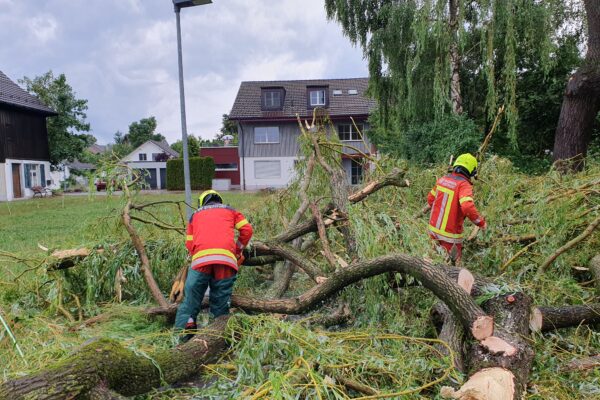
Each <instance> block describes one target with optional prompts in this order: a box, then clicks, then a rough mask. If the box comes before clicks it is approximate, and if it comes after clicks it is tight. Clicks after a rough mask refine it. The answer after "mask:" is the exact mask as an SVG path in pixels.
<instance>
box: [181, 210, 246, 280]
mask: <svg viewBox="0 0 600 400" xmlns="http://www.w3.org/2000/svg"><path fill="white" fill-rule="evenodd" d="M235 230H238V231H239V235H238V238H237V241H236V240H235ZM252 233H253V230H252V225H250V223H249V222H248V221H247V220H246V218H245V217H244V215H243V214H242V213H240V212H238V211H236V210H235V209H233V208H232V207H229V206H227V205H224V204H211V205H207V206H204V207H200V208H199V209H198V210H197V211H196V212H195V213H194V214H193V215H192V218H190V222H189V224H188V226H187V236H186V241H185V247H187V249H188V251H189V252H190V255H191V256H192V269H195V270H199V269H201V268H202V267H203V266H206V265H210V264H220V265H228V266H230V267H232V268H234V269H235V270H236V271H237V269H238V264H237V257H236V256H237V255H239V254H241V252H242V250H243V249H244V247H246V245H248V242H249V241H250V238H251V237H252Z"/></svg>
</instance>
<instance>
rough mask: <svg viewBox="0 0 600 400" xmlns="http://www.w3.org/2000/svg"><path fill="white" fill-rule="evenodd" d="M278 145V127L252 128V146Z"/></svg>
mask: <svg viewBox="0 0 600 400" xmlns="http://www.w3.org/2000/svg"><path fill="white" fill-rule="evenodd" d="M271 143H279V127H278V126H257V127H256V128H254V144H271Z"/></svg>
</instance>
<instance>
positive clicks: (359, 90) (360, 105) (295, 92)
mask: <svg viewBox="0 0 600 400" xmlns="http://www.w3.org/2000/svg"><path fill="white" fill-rule="evenodd" d="M368 83H369V78H350V79H310V80H294V81H251V82H242V84H241V85H240V89H239V91H238V94H237V97H236V98H235V102H234V103H233V108H232V109H231V113H230V114H229V118H230V119H232V120H238V121H239V120H247V119H250V120H253V119H267V120H268V119H290V118H296V114H298V115H299V116H300V117H308V116H312V109H311V108H309V107H308V98H307V97H308V88H309V87H319V86H321V87H326V88H327V90H328V105H327V107H326V109H327V111H328V113H329V116H331V117H341V116H358V115H362V116H367V115H369V114H370V113H371V111H373V109H374V108H375V106H376V102H375V100H373V99H371V98H369V97H367V96H366V91H367V86H368ZM264 88H266V89H275V88H283V89H284V91H285V96H284V103H283V110H280V111H265V110H263V109H262V103H261V101H262V99H261V93H262V89H264ZM334 92H335V93H334Z"/></svg>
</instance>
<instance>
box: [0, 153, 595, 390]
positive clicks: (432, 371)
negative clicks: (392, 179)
mask: <svg viewBox="0 0 600 400" xmlns="http://www.w3.org/2000/svg"><path fill="white" fill-rule="evenodd" d="M403 165H404V164H403V162H401V161H397V160H387V159H383V160H381V166H382V168H383V169H384V170H389V169H391V168H392V167H394V166H403ZM444 170H445V167H443V166H440V167H439V168H434V169H430V170H423V169H418V168H411V169H409V170H408V172H407V177H408V179H409V180H410V181H411V182H412V186H411V187H410V188H406V189H393V188H387V189H384V190H382V191H380V192H378V193H376V194H375V195H373V196H370V197H369V198H368V199H367V200H366V201H365V202H363V203H361V204H357V205H355V206H352V207H351V208H350V222H351V224H352V229H353V231H354V233H355V236H356V241H357V243H358V251H359V255H360V257H361V258H370V257H375V256H379V255H382V254H387V253H390V252H406V253H409V254H412V255H415V256H427V257H430V258H432V259H434V260H436V261H441V260H442V256H441V255H440V254H439V253H437V252H435V250H433V249H432V246H431V242H430V240H429V238H428V237H427V235H426V234H425V227H426V223H427V219H426V218H425V217H423V218H416V217H415V216H416V215H417V214H418V213H419V211H420V209H421V208H422V206H423V203H424V199H425V197H426V194H427V192H428V191H429V190H430V189H431V186H432V185H433V183H434V182H435V178H436V177H437V176H440V175H441V174H443V173H444V172H445V171H444ZM480 175H481V179H480V180H479V181H477V182H476V184H475V198H476V203H477V206H478V208H479V209H480V211H481V212H482V213H483V214H484V215H485V217H486V219H487V221H488V223H489V230H488V231H486V232H485V233H483V234H481V233H480V235H479V236H478V237H477V239H476V240H475V241H473V242H469V243H467V244H466V245H465V252H464V259H465V263H466V266H468V267H469V268H470V269H471V270H473V271H474V272H476V273H479V274H482V275H486V276H488V277H490V278H491V279H493V280H494V281H495V282H496V283H497V284H498V287H499V289H498V290H501V291H516V290H523V291H525V292H526V293H527V294H529V295H531V296H532V297H533V298H534V302H535V303H536V304H538V305H545V304H553V305H562V304H584V303H587V302H594V301H598V300H597V298H595V295H594V291H593V287H591V286H590V284H589V280H590V277H589V276H585V274H584V275H583V276H581V275H580V276H579V277H575V276H574V275H573V274H572V267H574V266H586V265H587V263H588V262H589V260H590V259H591V258H592V257H593V256H594V255H596V254H597V253H598V252H599V250H598V249H600V231H596V232H595V233H594V234H592V235H591V236H590V237H588V238H587V239H586V240H584V241H583V242H581V243H580V244H579V245H577V246H576V247H575V248H573V249H572V250H570V251H568V252H566V253H565V254H563V255H561V256H560V257H559V258H558V259H557V260H556V261H555V262H554V263H553V264H552V265H551V266H550V267H549V268H548V270H547V271H546V273H545V274H543V275H542V276H540V277H538V276H536V271H537V267H538V266H539V265H540V264H541V263H542V262H543V261H544V260H545V259H546V258H547V257H548V256H549V255H550V254H552V252H554V251H555V250H556V249H557V248H559V247H560V246H561V245H563V244H564V243H566V242H567V241H569V240H570V239H572V238H574V237H575V236H577V235H579V234H580V233H581V232H582V231H583V230H584V229H585V227H586V226H587V225H588V224H589V223H590V222H591V220H593V219H594V218H596V217H597V215H598V213H599V210H598V209H597V208H596V209H595V208H594V207H598V205H599V204H600V196H599V195H598V194H599V192H598V185H596V186H593V187H591V188H588V189H589V190H587V189H586V190H576V191H575V192H574V193H573V192H569V190H571V189H577V188H580V187H582V186H584V185H586V184H588V183H590V182H596V181H598V179H600V164H599V163H598V161H593V160H591V162H590V166H589V168H588V169H587V171H586V172H584V173H580V174H576V175H571V176H566V177H561V176H559V175H557V174H556V173H554V172H549V173H547V174H546V175H543V176H535V177H532V176H527V175H524V174H522V173H519V172H517V171H516V170H515V169H514V168H513V166H512V165H511V164H510V162H508V161H507V160H504V159H498V158H492V159H490V160H488V161H486V163H485V164H484V165H483V167H482V168H481V172H480ZM327 185H328V177H327V176H326V175H325V174H323V173H322V172H320V171H318V172H317V173H316V175H315V181H314V183H313V184H311V187H310V189H309V195H310V196H311V197H313V198H322V197H323V196H327V193H328V192H327ZM182 197H183V195H182V194H176V195H166V196H144V195H141V198H140V200H141V201H155V200H164V199H169V200H174V199H176V200H179V199H181V198H182ZM298 197H299V196H298V194H297V186H295V185H292V186H291V187H290V189H289V190H284V191H278V192H277V193H275V194H273V195H269V196H265V195H260V194H254V195H250V196H248V195H241V194H239V193H231V194H227V195H226V201H227V202H229V203H231V204H232V205H233V206H235V207H237V208H239V209H240V210H241V211H242V212H244V213H245V214H246V216H247V217H248V218H249V219H250V220H251V222H252V223H253V225H254V226H255V228H256V231H257V233H256V237H257V238H259V239H264V238H268V237H271V236H273V235H274V234H276V233H278V232H280V231H281V230H282V229H283V226H285V224H286V220H289V218H290V216H291V215H292V213H293V211H294V210H295V208H296V207H297V204H298V202H299V199H298ZM551 198H554V199H553V200H551V201H550V200H549V199H551ZM120 201H121V200H120V199H119V198H116V197H114V198H106V197H96V198H94V199H88V198H86V197H67V198H65V207H64V208H63V207H62V199H60V198H59V199H39V200H38V199H36V200H34V201H27V202H15V203H11V204H10V207H11V211H10V213H9V212H8V211H7V208H5V204H2V205H1V206H2V209H1V210H0V221H1V222H0V224H2V225H1V226H0V227H1V230H0V235H1V236H0V240H2V243H3V244H2V245H0V249H2V250H10V251H11V252H17V253H19V254H20V255H27V254H29V253H31V252H37V253H40V251H39V250H38V249H37V243H38V242H40V243H42V244H44V245H46V246H48V247H61V248H66V247H72V246H75V245H90V244H97V243H106V244H107V245H108V244H110V243H115V242H119V243H120V247H119V249H118V251H117V252H115V253H111V252H109V253H108V254H104V255H95V256H93V257H89V258H88V259H86V260H85V261H83V262H82V263H80V265H78V266H77V267H76V268H72V269H71V270H70V271H67V272H65V273H62V274H53V275H52V274H49V273H46V272H45V270H44V269H40V270H38V271H34V272H31V273H29V274H28V275H26V276H25V277H26V278H25V279H21V280H19V281H17V282H14V281H13V279H12V277H13V276H14V275H11V274H10V273H9V272H8V271H7V270H6V269H5V270H3V269H2V268H0V307H1V308H2V310H3V315H4V316H5V317H6V318H7V320H8V322H9V323H10V324H11V326H12V327H13V330H14V332H15V335H16V337H17V339H18V340H19V341H20V344H21V347H22V348H23V351H24V353H25V354H26V360H27V361H25V360H21V359H20V358H19V357H18V356H17V355H16V353H15V352H14V348H13V347H12V344H11V343H10V341H9V339H8V338H7V336H6V335H4V334H1V333H0V365H1V366H2V367H0V373H2V374H3V378H4V379H8V378H10V377H14V376H18V375H20V374H23V373H25V372H28V371H31V370H35V369H37V368H39V367H41V366H45V365H48V364H50V363H51V362H52V361H54V360H56V359H60V358H63V357H65V356H66V355H67V354H69V353H70V352H71V351H73V349H74V348H76V347H77V346H79V345H81V343H83V342H84V341H85V340H87V339H89V338H90V337H93V336H107V337H112V338H116V339H118V340H120V341H122V342H124V343H126V344H127V346H128V347H130V348H133V349H139V350H140V351H144V352H149V351H151V350H152V349H156V348H167V347H170V346H172V345H173V343H174V337H173V335H172V332H171V331H170V329H169V327H166V326H164V325H162V324H160V323H157V322H148V321H146V320H145V319H144V318H143V316H142V315H141V313H140V306H141V307H144V306H145V305H147V304H148V303H149V302H150V300H149V297H148V295H147V290H146V288H145V286H144V283H143V280H142V279H141V277H140V275H139V262H138V260H137V257H136V255H135V253H134V251H133V249H132V248H131V246H128V245H126V244H124V243H126V241H127V240H126V236H122V228H120V227H118V226H115V224H114V222H115V220H116V218H115V216H118V210H119V207H120V204H121V203H120ZM589 210H592V211H590V212H589V213H587V214H585V215H584V213H586V212H587V211H589ZM157 212H158V213H159V214H160V215H161V217H162V218H164V219H166V220H168V221H172V222H177V221H178V218H179V217H178V215H177V212H176V211H175V210H174V209H173V208H172V207H162V208H160V209H159V210H157ZM581 215H584V216H581ZM37 220H39V222H38V221H37ZM43 221H45V223H42V222H43ZM40 226H41V227H42V228H40ZM466 226H467V232H469V231H470V229H471V226H470V225H469V223H466ZM141 231H142V232H143V236H144V239H145V240H146V244H147V248H148V252H149V255H150V259H151V262H152V265H153V269H154V271H155V275H156V277H157V280H158V281H159V285H160V286H161V287H162V288H163V290H164V289H166V288H168V287H169V285H170V280H171V279H172V278H173V276H174V273H175V271H177V270H178V269H179V268H180V267H181V265H182V264H183V263H185V252H184V251H183V250H182V242H181V238H180V236H178V235H176V234H173V235H171V234H165V233H164V232H159V231H157V230H156V229H154V228H148V227H145V228H143V229H141ZM119 232H121V233H119ZM530 233H535V234H536V235H537V237H538V242H537V243H536V244H535V245H533V246H531V247H529V248H528V249H527V251H525V252H523V253H522V254H521V255H520V256H519V257H518V258H516V259H515V260H514V261H513V262H512V263H511V264H510V265H509V266H508V267H505V268H502V266H503V265H505V264H506V263H507V261H509V260H510V259H511V258H512V257H513V256H514V255H515V254H517V253H518V252H519V251H520V250H521V249H523V247H524V246H525V245H524V244H520V243H511V242H505V241H503V240H501V238H503V237H506V236H509V235H513V236H514V235H524V234H530ZM120 235H121V236H120ZM329 239H330V241H331V246H332V249H333V250H334V251H335V252H336V253H338V254H340V255H342V256H344V252H343V242H342V239H341V237H340V235H339V234H338V233H337V232H335V231H334V230H330V231H329ZM320 250H321V248H320V246H318V245H317V246H316V247H315V248H313V249H310V250H309V251H308V253H307V257H310V258H311V259H313V260H314V261H315V262H316V263H318V264H319V265H321V266H325V265H326V262H325V260H324V259H323V256H322V255H321V253H320ZM17 268H22V266H20V265H18V264H15V263H10V269H11V270H12V269H17ZM119 268H122V269H123V270H124V273H125V274H126V276H127V277H128V282H127V283H126V284H125V285H124V291H125V293H124V297H125V302H124V304H120V305H119V304H115V303H114V301H113V296H114V293H113V282H114V274H115V271H116V270H117V269H119ZM3 281H4V283H3ZM269 285H270V281H266V280H265V278H264V275H261V274H259V273H258V272H257V271H256V270H255V269H252V268H242V270H241V273H240V276H239V279H238V281H237V282H236V292H238V293H243V294H247V295H255V296H258V297H264V294H265V292H266V291H267V290H268V287H269ZM309 286H310V282H308V280H307V279H305V277H304V276H303V275H302V274H300V273H298V274H296V276H295V279H294V281H293V282H292V288H291V290H290V292H289V293H288V294H297V293H301V292H303V291H304V290H305V289H306V288H307V287H309ZM74 295H76V296H78V298H79V299H80V300H81V303H82V309H83V312H84V317H86V318H87V317H89V316H92V315H96V314H99V313H105V314H107V315H108V318H107V319H106V320H105V321H104V322H101V323H99V324H97V325H94V326H93V327H89V328H85V329H83V330H80V331H78V332H70V331H69V330H68V328H69V327H70V326H73V325H74V324H73V323H70V322H68V321H67V320H66V318H65V317H64V315H62V314H61V313H59V312H58V310H57V307H56V304H57V303H58V301H59V299H62V301H63V304H64V306H65V307H66V308H67V309H68V311H69V312H71V313H72V314H73V315H74V316H77V313H78V311H79V307H78V306H77V305H76V304H75V303H74ZM340 299H341V300H343V301H346V302H348V303H349V304H350V306H351V309H352V314H353V315H354V320H353V321H352V322H351V323H350V324H349V325H348V326H347V327H345V328H344V329H341V330H339V331H337V332H330V331H321V330H318V329H309V328H308V327H306V326H305V325H303V324H302V323H293V322H282V321H280V320H279V319H277V318H273V317H269V316H245V315H241V314H240V315H238V318H236V319H235V320H234V323H233V326H232V329H233V330H234V331H236V332H237V333H238V335H232V339H231V340H232V351H231V352H229V353H228V354H227V355H226V356H225V357H224V358H223V359H222V360H220V361H219V362H218V364H216V365H212V366H209V368H208V369H207V374H208V375H209V377H210V379H213V380H214V383H213V384H212V385H211V386H210V388H208V389H205V390H203V391H202V392H200V391H198V390H197V389H195V388H189V389H172V390H166V391H161V392H158V391H157V392H155V393H151V394H148V395H146V396H140V397H139V398H144V399H171V398H181V399H184V398H185V399H191V398H194V396H196V398H197V396H199V395H201V394H202V395H206V396H209V397H210V398H215V399H220V398H247V397H250V396H251V395H252V394H257V393H261V392H264V395H265V398H281V399H292V398H316V397H318V396H319V395H320V396H322V398H324V399H325V398H327V399H334V398H336V399H338V398H339V399H342V398H346V397H345V393H343V392H342V391H341V389H340V387H339V386H337V385H335V384H334V383H333V382H334V381H333V380H332V379H333V378H332V373H329V372H327V371H330V370H331V368H334V367H336V366H338V367H340V370H341V371H343V373H344V376H346V377H348V378H351V379H354V380H357V381H360V382H362V383H363V384H367V385H370V386H372V387H374V388H377V389H378V390H379V391H381V392H384V393H385V392H387V393H389V392H401V391H404V390H410V389H418V388H420V387H422V386H426V385H427V384H429V383H430V382H434V381H435V380H436V379H438V378H440V377H443V376H444V373H445V370H446V367H447V366H448V365H449V360H447V359H445V358H443V357H440V356H439V354H437V353H436V351H435V350H433V349H432V348H431V346H430V343H429V342H419V341H418V340H417V341H415V340H414V339H410V338H407V337H416V338H418V337H425V338H432V337H434V336H435V332H434V331H433V328H432V326H431V323H430V321H429V309H430V307H431V305H432V304H433V303H434V302H435V298H434V297H433V296H432V295H431V293H430V292H428V291H427V290H425V289H423V288H422V287H419V286H416V287H410V288H403V289H394V288H392V287H391V286H390V285H389V277H388V276H377V277H373V278H370V279H367V280H365V281H362V282H360V283H358V284H356V285H352V286H350V287H348V288H346V289H345V290H343V291H342V293H341V294H340ZM328 305H329V303H326V304H325V305H324V307H325V309H324V310H322V311H320V312H324V313H327V312H328V310H327V306H328ZM595 328H597V327H588V326H581V327H577V328H571V329H563V330H560V331H557V332H551V333H547V334H544V335H535V336H534V337H533V338H532V344H533V345H534V347H535V351H536V357H535V361H534V367H533V370H532V373H531V377H530V388H529V391H528V393H527V395H526V397H527V398H529V399H572V398H590V399H591V398H598V396H600V370H598V369H596V370H590V371H587V372H564V371H563V370H562V366H564V365H565V364H566V363H568V362H569V361H570V360H572V359H573V358H577V357H584V356H588V355H594V354H596V353H597V352H598V349H599V348H600V333H599V332H598V331H597V329H595ZM387 334H393V335H395V336H383V335H387ZM364 335H367V336H368V337H369V338H370V339H369V340H358V339H356V340H350V339H351V338H356V337H360V338H364V337H365V336H364ZM403 335H404V336H403ZM405 336H406V337H405ZM334 369H335V368H334ZM1 379H2V378H0V380H1ZM463 379H464V377H463V376H462V375H461V374H459V373H457V372H456V371H452V372H451V373H450V377H449V378H448V379H446V380H444V382H442V383H441V384H436V385H434V386H433V387H429V388H426V389H425V390H424V391H421V392H418V393H417V392H413V393H406V394H404V395H398V396H396V397H395V398H402V399H405V398H406V399H413V398H436V396H437V393H439V388H440V386H442V385H448V384H452V383H456V382H461V381H462V380H463Z"/></svg>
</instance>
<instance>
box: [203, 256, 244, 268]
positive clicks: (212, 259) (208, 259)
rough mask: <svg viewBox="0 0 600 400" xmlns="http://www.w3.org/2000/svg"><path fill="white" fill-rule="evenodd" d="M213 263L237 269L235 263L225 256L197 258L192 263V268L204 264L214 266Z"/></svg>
mask: <svg viewBox="0 0 600 400" xmlns="http://www.w3.org/2000/svg"><path fill="white" fill-rule="evenodd" d="M215 262H219V263H225V264H227V265H231V266H234V267H235V268H236V269H237V261H234V260H232V259H231V258H229V257H227V256H220V255H215V256H204V257H199V258H197V259H195V260H194V261H192V268H193V267H195V266H198V265H202V264H206V263H213V264H214V263H215Z"/></svg>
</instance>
